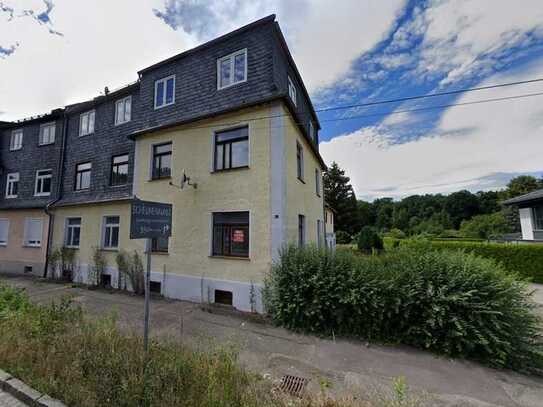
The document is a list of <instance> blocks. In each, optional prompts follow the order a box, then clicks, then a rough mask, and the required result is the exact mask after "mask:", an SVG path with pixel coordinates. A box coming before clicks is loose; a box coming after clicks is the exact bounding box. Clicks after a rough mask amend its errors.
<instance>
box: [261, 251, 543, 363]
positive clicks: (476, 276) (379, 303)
mask: <svg viewBox="0 0 543 407" xmlns="http://www.w3.org/2000/svg"><path fill="white" fill-rule="evenodd" d="M528 292H529V289H528V287H527V284H526V283H525V282H523V281H521V280H519V279H518V278H517V277H516V276H515V275H513V274H510V273H508V272H507V271H506V270H505V269H504V268H503V267H501V266H500V265H499V264H496V263H495V262H494V261H492V260H488V259H484V258H481V257H478V256H475V255H470V254H466V253H462V252H458V251H435V250H421V249H419V248H407V247H406V248H400V249H397V250H392V251H390V252H388V253H386V254H383V255H380V256H362V255H358V256H357V255H355V254H354V253H352V251H349V250H343V251H338V252H336V253H331V252H327V251H323V250H318V249H316V248H311V247H309V248H303V249H298V248H295V247H289V248H286V249H285V250H284V251H283V252H282V254H281V258H280V261H279V262H278V263H277V264H275V265H274V267H273V268H272V272H271V274H270V276H269V277H268V278H267V280H266V283H265V290H264V299H265V304H266V310H267V312H268V313H269V314H270V316H271V317H272V318H273V319H274V321H276V322H277V323H278V324H280V325H283V326H285V327H287V328H290V329H294V330H300V331H306V332H312V333H319V334H324V335H330V336H331V335H344V336H355V337H361V338H366V339H369V340H377V341H380V342H393V343H404V344H408V345H413V346H416V347H419V348H423V349H430V350H433V351H435V352H438V353H443V354H446V355H448V356H453V357H462V358H470V359H476V360H480V361H482V362H484V363H486V364H489V365H492V366H498V367H509V368H513V369H517V370H527V371H537V370H538V369H542V368H543V343H542V340H541V336H540V332H541V331H540V329H541V325H540V323H541V321H540V319H539V317H538V316H537V315H536V314H535V313H534V312H533V309H534V307H535V305H534V304H533V303H532V302H531V300H530V299H529V296H528Z"/></svg>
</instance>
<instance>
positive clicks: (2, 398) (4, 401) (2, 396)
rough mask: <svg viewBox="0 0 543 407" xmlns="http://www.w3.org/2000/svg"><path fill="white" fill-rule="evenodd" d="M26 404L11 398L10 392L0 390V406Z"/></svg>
mask: <svg viewBox="0 0 543 407" xmlns="http://www.w3.org/2000/svg"><path fill="white" fill-rule="evenodd" d="M25 406H26V404H23V403H21V402H20V401H19V400H17V399H16V398H13V397H12V396H11V395H10V394H8V393H4V392H3V391H2V390H0V407H25Z"/></svg>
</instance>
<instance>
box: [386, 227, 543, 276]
mask: <svg viewBox="0 0 543 407" xmlns="http://www.w3.org/2000/svg"><path fill="white" fill-rule="evenodd" d="M395 242H397V244H398V245H402V246H413V245H415V246H420V241H419V243H417V242H416V241H414V240H413V239H408V240H397V239H396V240H395V239H391V238H387V239H386V244H387V247H393V246H394V244H395ZM427 248H428V249H435V250H445V249H446V250H455V251H465V252H467V253H474V254H476V255H478V256H481V257H484V258H487V259H493V260H495V261H496V262H498V263H501V264H502V265H503V266H504V267H505V268H506V269H507V270H508V271H511V272H515V273H518V274H520V275H521V276H522V277H525V278H528V279H530V280H531V281H533V282H534V283H540V284H543V244H537V243H534V244H512V243H487V242H484V241H480V240H478V239H461V240H460V239H457V240H451V239H433V240H431V241H427Z"/></svg>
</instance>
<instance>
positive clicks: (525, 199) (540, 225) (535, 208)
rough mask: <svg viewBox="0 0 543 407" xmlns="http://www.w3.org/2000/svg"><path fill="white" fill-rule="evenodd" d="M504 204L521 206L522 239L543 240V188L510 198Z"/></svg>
mask: <svg viewBox="0 0 543 407" xmlns="http://www.w3.org/2000/svg"><path fill="white" fill-rule="evenodd" d="M504 204H505V205H515V206H517V207H518V208H519V216H520V227H521V229H522V240H526V241H543V189H539V190H537V191H533V192H530V193H528V194H525V195H521V196H517V197H515V198H511V199H508V200H507V201H505V202H504Z"/></svg>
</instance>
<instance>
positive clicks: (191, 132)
mask: <svg viewBox="0 0 543 407" xmlns="http://www.w3.org/2000/svg"><path fill="white" fill-rule="evenodd" d="M138 77H139V79H138V81H137V82H136V83H134V84H132V85H129V86H126V87H123V88H121V89H118V90H115V91H112V92H109V91H105V92H104V94H103V95H101V96H99V97H97V98H94V99H92V100H88V101H84V102H81V103H77V104H74V105H70V106H66V107H65V109H64V110H63V113H62V120H63V123H64V125H63V126H59V128H60V127H62V128H63V131H64V137H62V139H63V140H65V143H64V145H63V147H62V149H61V150H62V151H60V155H57V156H55V157H54V159H57V160H59V162H60V163H61V165H60V167H61V168H62V173H61V179H60V184H59V187H58V195H55V196H51V197H50V200H49V201H48V202H47V203H46V204H45V208H46V209H47V213H48V214H49V215H48V216H49V217H50V223H51V227H50V228H49V230H50V231H51V232H50V235H51V236H50V239H49V240H48V245H47V246H48V247H49V250H50V251H51V250H54V249H55V248H59V247H69V248H72V249H74V251H75V253H76V256H77V270H76V271H75V273H74V275H73V278H74V279H76V280H79V281H82V282H87V281H88V280H89V275H90V273H89V271H90V269H91V267H92V262H93V260H92V256H93V251H94V250H95V248H98V249H99V250H100V251H101V252H102V253H104V254H105V258H106V260H107V268H106V271H105V274H106V275H107V276H108V281H109V282H110V283H111V284H112V285H113V286H117V283H118V281H119V272H118V270H117V265H116V261H115V257H116V255H117V254H118V253H119V251H120V250H125V251H127V252H133V251H134V250H135V251H137V252H139V253H140V254H143V251H144V244H143V241H141V240H130V239H129V224H130V202H131V200H132V199H133V198H134V197H137V198H138V199H142V200H150V201H158V202H165V203H170V204H172V205H173V223H172V236H171V237H170V238H169V239H154V240H153V241H152V245H151V246H152V247H151V251H152V273H151V280H152V282H153V287H154V289H155V290H157V291H160V292H161V293H162V294H163V295H164V296H166V297H170V298H178V299H185V300H191V301H197V302H200V301H203V302H222V303H227V304H231V305H233V306H234V307H236V308H238V309H241V310H246V311H250V310H256V311H260V310H262V303H261V299H260V290H259V287H260V286H261V284H262V282H263V279H264V276H265V275H266V274H267V272H268V271H269V270H270V268H271V265H272V262H273V261H274V260H275V259H277V257H278V253H279V250H280V248H281V247H282V246H283V245H285V244H288V243H295V244H299V245H304V244H307V243H315V244H324V242H325V226H324V201H323V191H322V172H323V170H324V169H325V164H324V162H323V159H322V157H321V156H320V153H319V147H318V140H319V139H318V131H319V129H320V125H319V121H318V118H317V115H316V113H315V110H314V108H313V106H312V104H311V100H310V98H309V95H308V93H307V90H306V88H305V86H304V84H303V81H302V78H301V76H300V74H299V72H298V70H297V68H296V65H295V63H294V61H293V59H292V56H291V54H290V52H289V50H288V47H287V45H286V42H285V39H284V38H283V35H282V33H281V30H280V28H279V25H278V23H277V22H276V21H275V16H274V15H271V16H269V17H266V18H263V19H261V20H258V21H255V22H253V23H251V24H249V25H247V26H244V27H242V28H240V29H238V30H235V31H233V32H231V33H228V34H226V35H223V36H221V37H219V38H216V39H214V40H212V41H209V42H207V43H205V44H202V45H200V46H198V47H196V48H194V49H191V50H189V51H185V52H183V53H181V54H178V55H175V56H173V57H171V58H168V59H166V60H164V61H161V62H158V63H156V64H154V65H152V66H149V67H147V68H144V69H142V70H140V71H139V72H138ZM9 126H12V125H11V124H9ZM4 155H7V156H9V154H8V153H7V152H6V153H5V154H4V152H3V153H2V156H1V159H2V162H4V161H3V160H4ZM21 165H23V166H27V167H32V168H33V167H34V165H33V160H32V159H29V160H27V161H26V162H25V163H23V164H21ZM34 170H35V169H32V171H34ZM10 171H11V170H10ZM183 174H185V175H186V176H188V177H190V179H191V182H190V185H184V188H181V186H182V176H183ZM4 178H5V177H4ZM5 200H6V199H2V203H3V202H4V201H5ZM40 202H41V201H40ZM40 205H41V211H42V212H44V210H45V209H44V205H43V203H40ZM10 210H11V209H10ZM44 213H45V212H44ZM1 217H2V215H1V214H0V218H1ZM9 233H11V232H9ZM46 234H47V233H46Z"/></svg>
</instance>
